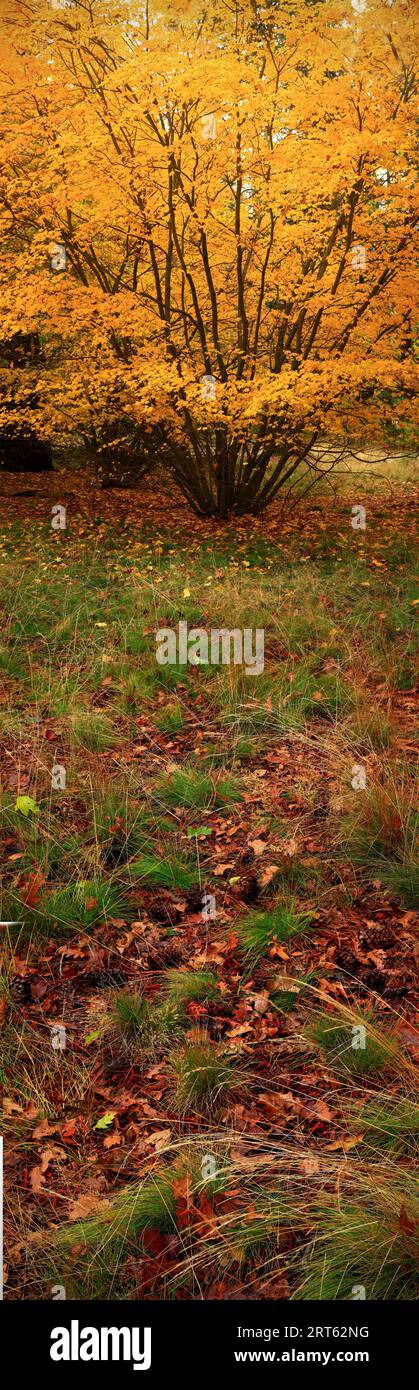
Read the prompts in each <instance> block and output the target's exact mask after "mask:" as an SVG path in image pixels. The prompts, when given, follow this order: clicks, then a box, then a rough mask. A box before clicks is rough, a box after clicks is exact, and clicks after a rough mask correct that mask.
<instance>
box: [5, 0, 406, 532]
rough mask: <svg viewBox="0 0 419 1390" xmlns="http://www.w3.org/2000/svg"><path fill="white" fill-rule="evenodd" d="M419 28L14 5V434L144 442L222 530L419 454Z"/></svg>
mask: <svg viewBox="0 0 419 1390" xmlns="http://www.w3.org/2000/svg"><path fill="white" fill-rule="evenodd" d="M414 8H415V7H414V5H413V4H412V3H410V0H396V2H395V3H394V4H392V5H391V4H390V3H381V0H368V3H365V5H364V4H363V3H362V0H357V3H356V4H355V3H354V4H352V5H351V3H350V0H336V3H335V2H334V0H327V3H322V2H321V0H313V3H310V2H309V0H282V2H281V3H279V2H278V3H276V0H272V2H271V3H269V0H267V2H266V3H264V4H259V3H258V2H257V0H232V3H226V0H211V5H210V6H205V5H204V4H202V3H194V2H193V0H192V2H191V3H188V0H182V3H177V0H170V4H166V3H165V0H149V3H147V4H144V3H137V0H132V3H129V4H127V3H126V0H119V2H118V0H91V3H87V0H75V3H72V4H71V3H70V4H67V5H65V0H61V4H60V6H59V7H58V0H56V3H55V5H53V4H43V3H39V4H38V3H36V2H35V0H27V2H26V0H18V3H15V4H9V3H7V0H4V3H3V21H2V31H3V35H2V48H3V54H4V56H3V61H2V71H1V76H0V106H1V182H0V228H1V246H2V252H1V261H0V267H1V269H0V274H1V295H2V303H3V317H2V328H1V338H2V340H8V339H10V338H11V337H12V336H13V335H14V334H16V333H32V334H33V333H35V334H38V335H39V339H40V343H41V356H40V359H39V358H38V360H37V361H36V362H32V363H31V361H28V362H27V363H26V365H25V367H24V370H21V371H20V372H19V371H16V367H15V366H14V365H13V363H11V362H10V360H4V359H3V369H2V372H1V410H0V424H1V425H2V426H3V427H4V426H6V425H7V422H10V420H15V419H16V410H17V409H19V410H20V413H21V418H22V419H25V418H28V420H30V423H31V426H33V425H34V424H36V426H37V428H38V429H39V430H40V431H41V433H44V434H45V435H47V436H51V435H54V433H55V434H58V435H62V434H69V435H70V436H74V434H75V433H76V434H77V435H78V436H79V437H82V438H84V439H85V440H86V441H89V440H91V439H92V438H100V437H101V431H102V432H105V433H106V430H108V431H109V429H110V428H111V429H112V425H115V427H116V428H117V429H118V430H119V432H120V430H121V424H120V422H121V421H122V422H124V421H127V422H129V426H128V425H127V429H128V428H129V429H134V431H137V433H138V432H140V434H141V433H142V434H143V436H144V437H145V438H146V439H147V440H148V446H147V448H146V453H147V456H148V457H150V456H152V457H153V458H156V459H157V460H159V459H160V460H163V461H164V463H165V466H166V467H167V468H169V469H170V470H171V471H172V473H173V474H174V476H175V478H176V480H177V481H178V483H179V484H180V486H181V488H182V490H183V492H184V493H185V495H186V497H187V498H188V499H189V501H190V502H191V503H192V505H193V506H194V508H195V509H196V510H198V511H200V512H203V513H208V514H217V515H220V516H222V517H224V516H228V515H229V514H230V513H231V512H232V511H234V510H236V511H242V512H246V511H252V510H260V509H261V508H262V507H264V506H265V505H266V504H267V503H269V502H270V501H271V499H272V498H273V497H274V496H275V494H276V492H277V491H278V489H279V488H284V496H289V495H290V493H291V496H293V494H294V490H295V488H298V489H299V490H300V491H301V490H303V491H304V489H307V488H308V487H311V485H312V484H313V482H314V481H315V480H316V478H317V477H318V475H319V473H322V471H323V470H324V469H325V468H328V467H329V466H330V460H329V455H328V454H327V453H324V452H322V449H323V444H324V441H325V440H333V441H334V442H335V443H336V442H337V443H338V444H342V446H345V444H346V443H347V441H348V440H353V439H354V438H356V439H357V440H358V441H365V440H370V439H372V438H374V439H375V438H377V437H378V435H379V432H380V430H384V432H385V433H387V438H388V437H389V434H390V437H391V438H393V439H394V437H395V438H396V439H400V440H401V441H403V440H405V439H406V437H407V438H408V439H410V438H411V433H410V432H411V428H412V424H413V407H412V393H413V374H414V360H413V355H414V349H413V339H414V302H413V284H412V273H411V263H412V243H413V237H414V226H415V211H414V174H413V143H414V121H413V114H412V112H413V107H414V99H415V77H414V61H413V60H414V50H415V38H414ZM57 244H58V245H59V246H61V247H63V248H64V253H65V255H64V259H65V263H66V268H65V269H64V270H61V271H60V270H58V271H57V270H54V269H52V266H51V257H52V255H53V250H54V246H55V245H57ZM34 392H36V399H35V403H34ZM122 430H123V424H122ZM108 437H109V436H108ZM151 444H152V447H150V445H151Z"/></svg>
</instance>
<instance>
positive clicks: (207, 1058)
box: [171, 1034, 241, 1113]
mask: <svg viewBox="0 0 419 1390" xmlns="http://www.w3.org/2000/svg"><path fill="white" fill-rule="evenodd" d="M171 1072H172V1078H173V1080H172V1085H173V1099H174V1104H175V1106H176V1109H177V1110H179V1111H180V1112H181V1113H184V1112H185V1111H186V1110H192V1111H194V1110H198V1111H199V1110H206V1111H213V1110H214V1109H216V1108H217V1107H219V1106H220V1105H222V1104H225V1103H226V1101H227V1100H228V1098H229V1096H231V1094H232V1092H233V1091H235V1090H237V1089H238V1087H239V1085H240V1079H241V1078H240V1075H239V1074H238V1073H237V1068H236V1066H235V1063H234V1060H233V1058H232V1056H231V1054H229V1053H228V1052H226V1050H225V1048H223V1047H217V1046H216V1045H215V1044H214V1043H211V1042H210V1040H209V1039H208V1038H207V1037H206V1036H205V1034H202V1035H201V1036H200V1035H198V1036H197V1038H196V1041H194V1042H190V1043H187V1044H186V1045H185V1046H184V1047H181V1048H179V1049H178V1050H177V1051H176V1052H174V1053H173V1054H172V1058H171Z"/></svg>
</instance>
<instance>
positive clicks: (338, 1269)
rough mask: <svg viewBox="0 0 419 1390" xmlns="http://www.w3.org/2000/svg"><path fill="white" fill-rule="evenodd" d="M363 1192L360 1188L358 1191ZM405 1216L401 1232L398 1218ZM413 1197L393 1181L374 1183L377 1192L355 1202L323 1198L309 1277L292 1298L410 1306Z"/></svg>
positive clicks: (415, 1241)
mask: <svg viewBox="0 0 419 1390" xmlns="http://www.w3.org/2000/svg"><path fill="white" fill-rule="evenodd" d="M360 1186H361V1185H360ZM402 1210H404V1211H405V1213H406V1226H410V1227H411V1230H410V1231H409V1230H407V1229H404V1228H403V1224H402V1222H401V1220H400V1213H401V1211H402ZM418 1216H419V1210H418V1200H417V1192H416V1194H415V1192H414V1190H413V1191H412V1186H411V1185H409V1186H408V1196H406V1188H405V1187H403V1185H402V1182H401V1181H400V1184H399V1185H398V1184H397V1179H396V1180H395V1181H394V1182H393V1183H391V1182H388V1180H387V1181H384V1182H383V1181H381V1183H380V1181H379V1180H378V1182H377V1188H376V1190H375V1191H374V1189H372V1190H370V1191H369V1192H367V1193H365V1185H364V1192H362V1188H361V1190H360V1194H359V1198H358V1200H356V1199H354V1198H353V1199H352V1202H350V1201H348V1200H345V1199H344V1198H343V1199H342V1200H341V1201H340V1202H339V1204H337V1202H336V1199H335V1200H332V1201H331V1200H330V1197H329V1200H328V1201H327V1200H326V1199H325V1198H324V1199H323V1201H322V1202H321V1204H319V1208H318V1211H317V1238H316V1242H315V1245H314V1250H313V1253H312V1256H311V1259H309V1261H308V1268H307V1274H306V1275H305V1277H304V1278H303V1279H302V1280H300V1281H299V1282H298V1285H297V1288H296V1290H295V1293H294V1298H296V1299H297V1300H298V1299H302V1300H303V1301H306V1300H307V1301H310V1300H321V1301H322V1302H323V1301H327V1300H330V1301H331V1302H335V1301H337V1302H340V1301H342V1300H346V1299H349V1300H351V1299H356V1292H355V1291H356V1290H357V1289H359V1287H360V1286H361V1288H363V1289H364V1290H365V1294H364V1297H365V1298H367V1299H370V1300H372V1301H374V1302H387V1301H391V1302H394V1301H397V1300H403V1301H405V1300H407V1301H408V1300H412V1299H413V1300H414V1299H416V1296H417V1262H418V1256H419V1248H418V1239H417V1229H418Z"/></svg>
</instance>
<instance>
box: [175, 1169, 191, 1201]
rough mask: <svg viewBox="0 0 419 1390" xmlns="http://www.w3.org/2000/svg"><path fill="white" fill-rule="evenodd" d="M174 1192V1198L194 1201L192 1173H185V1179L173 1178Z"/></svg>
mask: <svg viewBox="0 0 419 1390" xmlns="http://www.w3.org/2000/svg"><path fill="white" fill-rule="evenodd" d="M172 1191H173V1196H174V1197H186V1199H187V1201H188V1202H190V1201H192V1193H191V1175H190V1173H184V1175H183V1178H173V1182H172Z"/></svg>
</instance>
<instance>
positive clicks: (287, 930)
mask: <svg viewBox="0 0 419 1390" xmlns="http://www.w3.org/2000/svg"><path fill="white" fill-rule="evenodd" d="M311 921H312V916H311V914H310V913H309V912H298V911H297V909H296V907H295V903H294V902H293V900H292V898H290V899H289V900H288V901H283V902H278V903H277V904H276V906H275V907H274V908H273V909H272V911H271V912H249V913H248V914H247V916H246V917H242V918H241V920H239V921H238V922H236V924H235V931H236V932H237V935H238V938H239V942H240V947H241V950H242V952H243V953H244V954H245V955H246V956H248V957H250V958H251V959H252V960H253V959H254V960H255V961H256V960H258V959H259V958H260V957H261V956H264V955H266V952H267V951H269V948H270V947H271V946H273V945H275V944H277V943H281V942H288V941H290V940H292V938H293V937H294V936H299V935H300V934H301V933H303V932H306V931H308V930H309V927H310V925H311Z"/></svg>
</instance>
